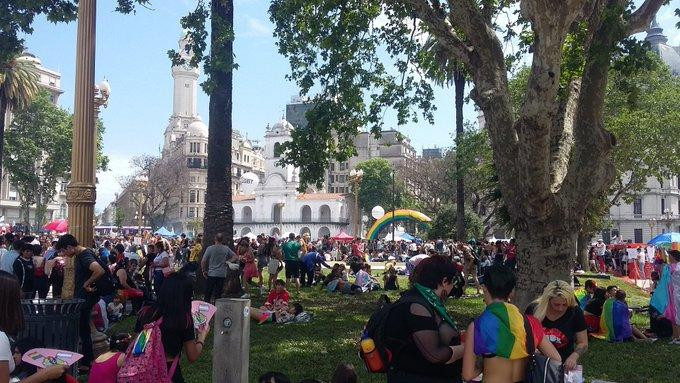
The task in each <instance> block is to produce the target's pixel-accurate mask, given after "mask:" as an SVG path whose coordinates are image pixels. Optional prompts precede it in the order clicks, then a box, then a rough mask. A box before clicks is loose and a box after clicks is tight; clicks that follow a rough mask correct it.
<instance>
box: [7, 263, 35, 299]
mask: <svg viewBox="0 0 680 383" xmlns="http://www.w3.org/2000/svg"><path fill="white" fill-rule="evenodd" d="M12 269H13V270H14V274H16V276H17V278H18V279H19V284H20V285H21V291H23V292H31V291H35V287H34V284H33V273H34V270H33V269H34V265H33V259H24V258H23V257H21V256H19V257H17V259H16V260H14V264H13V265H12Z"/></svg>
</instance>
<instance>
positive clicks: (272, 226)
mask: <svg viewBox="0 0 680 383" xmlns="http://www.w3.org/2000/svg"><path fill="white" fill-rule="evenodd" d="M292 130H293V126H292V125H291V124H290V123H289V122H288V121H286V120H281V121H279V122H277V123H276V124H274V125H273V126H268V127H267V130H266V133H265V136H264V140H265V147H264V157H265V169H264V177H263V179H262V180H260V179H259V177H257V176H256V175H254V174H247V175H244V177H243V178H242V179H243V180H247V181H249V184H250V185H251V186H250V187H245V185H243V187H242V188H241V190H243V194H238V195H234V197H233V206H234V235H235V236H237V237H238V236H243V235H246V234H248V233H252V234H255V235H257V234H266V235H272V236H286V235H288V234H289V233H294V234H296V235H303V234H305V233H308V234H309V235H310V236H311V238H312V239H317V238H320V237H323V236H326V235H330V236H333V235H336V234H338V233H340V231H346V232H348V234H352V233H350V232H349V230H351V229H350V226H351V225H349V222H350V218H351V217H350V215H349V210H350V209H348V208H349V207H350V205H349V204H350V203H351V200H352V199H351V198H346V196H347V195H345V194H340V193H317V192H316V191H315V190H312V189H309V190H308V191H307V192H306V193H299V192H298V191H297V188H298V186H299V185H300V182H299V181H300V180H299V173H300V171H299V169H297V168H295V167H294V166H292V165H285V166H281V165H279V164H278V162H279V160H280V159H281V158H280V155H281V153H280V150H279V147H280V145H281V144H282V143H284V142H286V141H289V140H290V139H291V132H292Z"/></svg>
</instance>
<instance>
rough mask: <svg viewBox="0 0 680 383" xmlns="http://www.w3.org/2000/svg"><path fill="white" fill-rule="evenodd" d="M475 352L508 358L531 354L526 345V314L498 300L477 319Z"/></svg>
mask: <svg viewBox="0 0 680 383" xmlns="http://www.w3.org/2000/svg"><path fill="white" fill-rule="evenodd" d="M475 354H477V355H487V356H490V355H495V356H500V357H503V358H506V359H522V358H526V357H527V356H529V354H528V353H527V347H526V330H524V316H523V315H522V314H521V313H520V312H519V309H518V308H517V307H516V306H514V305H511V304H509V303H504V302H496V303H492V304H490V305H488V306H486V310H484V312H483V313H482V315H481V316H480V317H479V318H477V320H475Z"/></svg>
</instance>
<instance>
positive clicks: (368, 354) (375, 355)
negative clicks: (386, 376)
mask: <svg viewBox="0 0 680 383" xmlns="http://www.w3.org/2000/svg"><path fill="white" fill-rule="evenodd" d="M361 353H362V354H363V356H364V363H366V368H367V369H368V371H370V372H384V371H385V370H386V368H385V363H384V362H383V360H382V358H381V357H380V353H379V352H378V350H377V349H376V348H375V342H373V339H372V338H368V337H366V338H364V339H362V340H361Z"/></svg>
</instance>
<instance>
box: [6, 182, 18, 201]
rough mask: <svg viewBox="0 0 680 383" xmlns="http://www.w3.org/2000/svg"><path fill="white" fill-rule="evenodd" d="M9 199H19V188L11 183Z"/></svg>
mask: <svg viewBox="0 0 680 383" xmlns="http://www.w3.org/2000/svg"><path fill="white" fill-rule="evenodd" d="M7 199H8V200H10V201H16V200H17V189H16V188H15V187H14V186H13V185H9V192H8V193H7Z"/></svg>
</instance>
